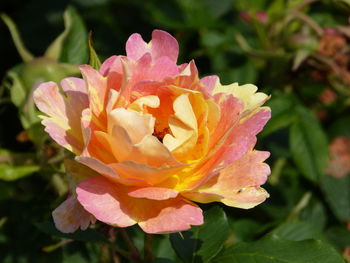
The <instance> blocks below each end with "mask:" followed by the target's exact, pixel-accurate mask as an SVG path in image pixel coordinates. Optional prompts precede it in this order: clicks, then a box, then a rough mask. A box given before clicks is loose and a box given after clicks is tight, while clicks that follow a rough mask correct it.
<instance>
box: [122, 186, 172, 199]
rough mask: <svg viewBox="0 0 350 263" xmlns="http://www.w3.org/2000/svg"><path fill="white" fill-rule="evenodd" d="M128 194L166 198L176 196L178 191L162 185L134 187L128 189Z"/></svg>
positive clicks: (150, 197)
mask: <svg viewBox="0 0 350 263" xmlns="http://www.w3.org/2000/svg"><path fill="white" fill-rule="evenodd" d="M128 195H129V196H131V197H135V198H147V199H153V200H166V199H169V198H174V197H176V196H177V195H178V192H177V191H176V190H173V189H168V188H162V187H135V188H131V189H129V190H128Z"/></svg>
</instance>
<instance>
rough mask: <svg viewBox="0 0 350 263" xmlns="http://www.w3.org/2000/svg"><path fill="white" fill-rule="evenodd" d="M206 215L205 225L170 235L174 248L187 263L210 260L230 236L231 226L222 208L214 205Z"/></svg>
mask: <svg viewBox="0 0 350 263" xmlns="http://www.w3.org/2000/svg"><path fill="white" fill-rule="evenodd" d="M204 217H205V223H204V225H202V226H200V227H193V228H192V229H191V230H190V231H186V232H181V233H176V234H171V236H170V240H171V244H172V246H173V248H174V249H175V251H176V253H177V254H178V255H179V257H180V258H181V259H182V260H183V261H184V262H186V263H187V262H189V263H191V262H203V263H204V262H210V260H211V259H212V258H213V257H215V255H216V254H217V253H218V252H219V251H220V250H221V249H222V247H223V245H224V242H225V241H226V239H227V237H228V234H229V226H228V222H227V218H226V215H225V213H224V211H223V210H222V209H220V208H218V207H214V208H212V209H210V210H208V211H206V212H205V213H204ZM213 229H215V235H213Z"/></svg>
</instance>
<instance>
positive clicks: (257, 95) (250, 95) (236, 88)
mask: <svg viewBox="0 0 350 263" xmlns="http://www.w3.org/2000/svg"><path fill="white" fill-rule="evenodd" d="M257 90H258V88H257V87H256V86H255V85H252V84H245V85H241V86H240V85H238V83H233V84H230V85H221V84H220V83H219V82H218V83H217V85H216V87H215V88H214V89H213V91H212V94H213V95H215V94H218V93H224V94H227V95H233V96H234V97H236V98H238V99H240V100H241V101H243V103H244V111H252V110H254V109H256V108H257V107H260V106H261V105H262V104H264V102H266V100H267V99H268V96H267V95H266V94H265V93H262V92H256V91H257Z"/></svg>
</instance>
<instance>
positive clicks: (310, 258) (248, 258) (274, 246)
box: [211, 238, 344, 263]
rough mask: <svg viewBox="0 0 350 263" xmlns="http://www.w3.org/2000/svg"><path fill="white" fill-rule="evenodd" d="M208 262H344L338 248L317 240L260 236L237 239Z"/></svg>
mask: <svg viewBox="0 0 350 263" xmlns="http://www.w3.org/2000/svg"><path fill="white" fill-rule="evenodd" d="M211 262H212V263H320V262H322V263H344V261H343V259H342V257H341V256H340V255H339V254H338V252H337V251H336V250H335V249H334V248H333V247H332V246H331V245H329V244H328V243H326V242H322V241H320V240H305V241H290V240H283V239H278V238H273V239H271V238H264V239H261V240H259V241H256V242H251V243H239V244H237V245H234V246H232V247H230V248H227V249H225V250H223V251H221V252H220V253H219V255H217V256H216V257H215V258H214V259H212V261H211Z"/></svg>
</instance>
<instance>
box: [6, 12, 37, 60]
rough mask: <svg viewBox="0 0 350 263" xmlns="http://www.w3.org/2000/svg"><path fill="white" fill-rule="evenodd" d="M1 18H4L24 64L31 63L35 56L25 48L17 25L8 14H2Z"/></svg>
mask: <svg viewBox="0 0 350 263" xmlns="http://www.w3.org/2000/svg"><path fill="white" fill-rule="evenodd" d="M0 18H2V20H3V21H4V22H5V24H6V26H7V28H8V29H9V30H10V33H11V36H12V40H13V42H14V44H15V46H16V49H17V52H18V54H19V55H20V56H21V58H22V60H23V61H24V62H28V61H31V60H32V59H33V57H34V56H33V55H32V54H31V53H30V52H29V51H28V50H27V48H26V47H25V46H24V44H23V41H22V39H21V36H20V34H19V32H18V29H17V26H16V24H15V23H14V22H13V21H12V19H11V18H10V17H9V16H8V15H6V14H0Z"/></svg>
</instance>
